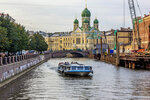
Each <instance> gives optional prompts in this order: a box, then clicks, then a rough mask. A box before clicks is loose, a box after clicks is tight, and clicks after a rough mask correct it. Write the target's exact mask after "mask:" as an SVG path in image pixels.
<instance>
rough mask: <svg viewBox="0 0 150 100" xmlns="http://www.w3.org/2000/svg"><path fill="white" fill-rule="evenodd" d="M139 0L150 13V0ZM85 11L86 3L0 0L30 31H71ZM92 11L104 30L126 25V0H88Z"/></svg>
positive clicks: (4, 9)
mask: <svg viewBox="0 0 150 100" xmlns="http://www.w3.org/2000/svg"><path fill="white" fill-rule="evenodd" d="M138 1H139V4H140V7H141V11H142V13H143V14H144V13H146V14H148V13H149V8H150V6H149V4H150V0H144V1H143V0H138ZM84 8H85V1H84V0H0V9H1V12H6V13H9V14H10V15H11V16H12V17H13V18H15V19H16V21H17V22H18V23H21V24H23V25H24V26H26V28H27V29H30V30H44V31H45V30H47V31H49V32H55V31H57V32H58V31H71V29H72V28H73V20H74V19H75V16H77V17H78V19H79V20H80V24H81V12H82V10H83V9H84ZM88 9H89V10H90V11H91V13H92V17H91V22H93V20H94V18H95V16H97V17H98V19H99V21H100V29H101V30H109V29H111V28H115V29H116V28H120V27H122V25H123V0H88ZM136 10H137V11H138V8H137V7H136ZM138 15H140V14H139V12H138ZM129 26H131V19H130V13H129V9H128V2H127V0H126V27H129Z"/></svg>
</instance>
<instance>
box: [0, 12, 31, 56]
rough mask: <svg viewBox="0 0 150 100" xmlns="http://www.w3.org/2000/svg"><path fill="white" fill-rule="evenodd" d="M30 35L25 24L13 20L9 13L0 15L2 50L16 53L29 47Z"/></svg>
mask: <svg viewBox="0 0 150 100" xmlns="http://www.w3.org/2000/svg"><path fill="white" fill-rule="evenodd" d="M28 40H29V36H28V34H27V32H26V30H25V28H24V27H23V26H21V25H20V24H17V23H14V22H11V20H10V19H9V15H7V16H4V15H2V16H1V17H0V52H5V51H8V52H9V53H16V52H17V51H22V50H25V49H27V47H28Z"/></svg>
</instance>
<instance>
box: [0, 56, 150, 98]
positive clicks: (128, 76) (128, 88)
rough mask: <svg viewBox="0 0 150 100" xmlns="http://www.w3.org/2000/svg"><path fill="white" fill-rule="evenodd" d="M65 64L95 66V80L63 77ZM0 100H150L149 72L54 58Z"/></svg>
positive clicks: (23, 78) (30, 73) (4, 94)
mask: <svg viewBox="0 0 150 100" xmlns="http://www.w3.org/2000/svg"><path fill="white" fill-rule="evenodd" d="M63 61H69V62H71V61H77V62H79V63H82V64H86V65H91V66H93V71H94V74H93V76H92V77H68V76H67V77H64V76H62V75H60V74H59V73H57V65H58V63H59V62H63ZM0 100H150V71H146V70H130V69H127V68H123V67H115V66H113V65H111V64H106V63H103V62H100V61H95V60H91V59H87V58H62V59H51V60H49V61H47V62H46V63H44V64H42V65H40V66H39V67H37V68H35V69H33V70H32V71H30V72H28V73H27V74H25V75H24V76H23V77H21V78H19V79H17V80H16V81H15V82H14V83H12V84H10V85H8V86H7V87H6V88H5V89H3V90H1V91H0Z"/></svg>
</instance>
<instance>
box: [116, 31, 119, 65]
mask: <svg viewBox="0 0 150 100" xmlns="http://www.w3.org/2000/svg"><path fill="white" fill-rule="evenodd" d="M119 65H120V45H119V42H118V33H117V32H116V66H119Z"/></svg>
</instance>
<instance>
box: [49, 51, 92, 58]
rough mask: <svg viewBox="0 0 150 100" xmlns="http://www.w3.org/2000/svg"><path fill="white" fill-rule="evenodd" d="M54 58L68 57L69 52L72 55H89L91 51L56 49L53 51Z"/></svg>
mask: <svg viewBox="0 0 150 100" xmlns="http://www.w3.org/2000/svg"><path fill="white" fill-rule="evenodd" d="M51 54H52V58H63V57H67V54H71V55H72V57H88V54H89V51H73V50H70V51H55V52H52V53H51Z"/></svg>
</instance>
